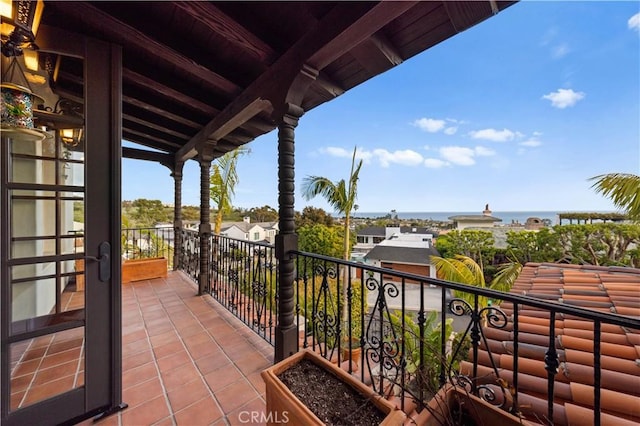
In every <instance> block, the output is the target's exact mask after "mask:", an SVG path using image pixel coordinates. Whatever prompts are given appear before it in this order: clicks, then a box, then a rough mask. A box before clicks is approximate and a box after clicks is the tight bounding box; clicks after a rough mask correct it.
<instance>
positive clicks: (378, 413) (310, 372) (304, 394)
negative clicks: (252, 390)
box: [261, 349, 406, 426]
mask: <svg viewBox="0 0 640 426" xmlns="http://www.w3.org/2000/svg"><path fill="white" fill-rule="evenodd" d="M261 374H262V379H263V380H264V382H265V387H266V400H267V413H268V424H270V425H271V424H278V423H284V422H286V423H290V424H296V425H325V424H329V425H330V424H341V425H367V426H368V425H371V424H381V425H387V426H389V425H394V426H395V425H402V424H403V422H404V420H405V418H406V416H405V414H404V413H403V412H402V411H400V410H398V409H397V408H396V407H395V406H394V405H393V404H392V403H391V402H389V401H387V400H386V399H384V398H383V397H381V396H380V395H378V394H377V393H375V392H374V391H373V389H371V388H370V387H368V386H366V385H365V384H364V383H362V382H360V381H359V380H358V379H356V378H355V377H353V376H351V375H350V374H348V373H347V372H345V371H344V370H342V369H341V368H339V367H337V366H336V365H334V364H332V363H331V362H329V361H327V360H326V359H324V358H323V357H321V356H319V355H318V354H316V353H315V352H313V351H311V350H308V349H306V350H303V351H300V352H298V353H296V354H294V355H292V356H290V357H288V358H286V359H284V360H282V361H280V362H279V363H277V364H275V365H274V366H272V367H270V368H268V369H266V370H264V371H263V372H262V373H261ZM323 407H324V408H323Z"/></svg>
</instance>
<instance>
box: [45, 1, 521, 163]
mask: <svg viewBox="0 0 640 426" xmlns="http://www.w3.org/2000/svg"><path fill="white" fill-rule="evenodd" d="M512 3H514V2H512V1H497V2H496V1H461V2H454V1H422V2H410V1H398V2H392V1H384V2H326V1H319V2H298V1H296V2H266V1H260V2H204V1H198V2H195V1H193V2H169V1H158V2H129V1H127V2H106V1H97V2H82V1H68V2H66V1H51V2H46V7H45V11H44V15H43V18H42V22H43V25H44V26H46V27H54V28H59V29H63V30H65V31H72V32H75V33H79V34H84V35H87V36H91V37H94V38H97V39H101V40H106V41H109V42H112V43H116V44H119V45H121V46H122V49H123V70H122V80H123V81H122V91H123V93H122V95H123V96H122V99H123V105H122V126H123V139H124V140H127V141H131V142H134V143H137V144H139V145H142V148H144V147H147V148H152V149H153V150H157V151H160V152H162V153H164V154H166V155H164V156H162V155H161V156H158V154H157V153H156V154H152V153H149V154H147V153H144V152H134V151H131V150H128V151H127V152H125V155H127V156H132V157H136V158H147V159H155V160H158V159H159V158H162V157H169V158H171V157H172V158H175V159H180V160H186V159H190V158H193V157H194V156H195V155H196V154H197V149H199V147H202V146H203V145H210V146H212V147H213V149H214V157H217V156H220V155H222V154H224V153H225V152H227V151H230V150H233V149H235V148H236V147H238V146H240V145H242V144H245V143H247V142H250V141H252V140H253V139H255V138H256V137H258V136H260V135H262V134H265V133H267V132H270V131H271V130H273V129H274V128H275V127H276V124H275V119H276V118H277V116H278V114H281V111H280V109H282V106H283V105H284V103H286V102H296V103H299V104H301V106H302V108H303V109H304V110H305V111H308V110H310V109H312V108H314V107H316V106H318V105H320V104H322V103H324V102H327V101H330V100H331V99H333V98H335V97H337V96H339V95H342V94H343V93H344V92H346V91H347V90H349V89H351V88H352V87H354V86H356V85H358V84H360V83H362V82H364V81H366V80H368V79H370V78H371V77H374V76H376V75H378V74H380V73H383V72H385V71H387V70H388V69H390V68H392V67H394V66H396V65H398V64H400V63H401V62H403V61H405V60H407V59H408V58H410V57H412V56H414V55H416V54H418V53H420V52H422V51H424V50H426V49H428V48H430V47H432V46H434V45H436V44H437V43H440V42H441V41H443V40H445V39H447V38H449V37H451V36H453V35H455V34H457V33H458V32H461V31H464V30H465V29H467V28H469V27H471V26H473V25H475V24H477V23H479V22H481V21H483V20H484V19H487V18H489V17H491V16H492V15H494V14H496V13H498V12H499V11H501V10H503V9H504V8H506V7H508V6H510V5H511V4H512ZM46 27H45V28H46ZM434 65H436V64H434ZM301 75H302V76H304V77H305V78H302V79H301V78H300V76H301ZM301 82H302V83H301ZM54 90H55V91H56V92H57V93H58V94H60V95H61V96H63V97H67V98H70V99H76V100H81V98H82V66H81V64H80V63H78V60H73V59H71V58H65V59H64V60H63V61H62V62H61V67H60V70H59V73H58V77H57V80H56V82H55V85H54ZM147 151H149V150H147Z"/></svg>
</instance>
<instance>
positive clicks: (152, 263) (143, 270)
mask: <svg viewBox="0 0 640 426" xmlns="http://www.w3.org/2000/svg"><path fill="white" fill-rule="evenodd" d="M166 276H167V259H165V258H164V257H151V258H148V259H133V260H125V261H124V262H122V283H123V284H125V283H130V282H132V281H141V280H150V279H153V278H166Z"/></svg>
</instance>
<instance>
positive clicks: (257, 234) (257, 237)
mask: <svg viewBox="0 0 640 426" xmlns="http://www.w3.org/2000/svg"><path fill="white" fill-rule="evenodd" d="M259 239H260V233H259V232H254V233H253V241H258V240H259Z"/></svg>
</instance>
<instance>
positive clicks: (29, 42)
mask: <svg viewBox="0 0 640 426" xmlns="http://www.w3.org/2000/svg"><path fill="white" fill-rule="evenodd" d="M43 9H44V2H43V0H37V1H31V0H18V1H11V0H0V19H1V25H0V34H1V36H2V54H3V55H5V56H7V57H11V56H20V55H22V54H23V49H25V48H30V49H33V50H37V46H36V45H35V39H36V34H37V32H38V27H39V26H40V18H41V17H42V11H43Z"/></svg>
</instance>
